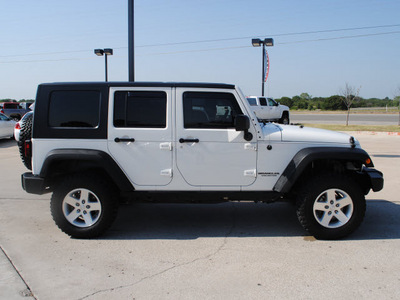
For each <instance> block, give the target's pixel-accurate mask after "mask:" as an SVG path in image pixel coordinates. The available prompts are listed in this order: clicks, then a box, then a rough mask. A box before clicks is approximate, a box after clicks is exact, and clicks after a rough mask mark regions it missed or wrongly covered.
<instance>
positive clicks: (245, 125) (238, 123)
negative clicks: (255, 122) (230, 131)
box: [235, 115, 253, 141]
mask: <svg viewBox="0 0 400 300" xmlns="http://www.w3.org/2000/svg"><path fill="white" fill-rule="evenodd" d="M249 128H250V119H249V117H248V116H246V115H237V116H236V118H235V130H236V131H244V139H245V140H246V141H251V140H252V139H253V134H252V133H251V132H249Z"/></svg>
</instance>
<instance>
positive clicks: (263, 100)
mask: <svg viewBox="0 0 400 300" xmlns="http://www.w3.org/2000/svg"><path fill="white" fill-rule="evenodd" d="M260 105H261V106H268V104H267V100H266V99H265V98H260Z"/></svg>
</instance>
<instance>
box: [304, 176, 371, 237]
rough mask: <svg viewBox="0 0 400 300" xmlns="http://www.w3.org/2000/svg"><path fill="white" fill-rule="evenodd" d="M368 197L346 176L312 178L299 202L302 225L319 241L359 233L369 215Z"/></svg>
mask: <svg viewBox="0 0 400 300" xmlns="http://www.w3.org/2000/svg"><path fill="white" fill-rule="evenodd" d="M365 208H366V203H365V197H364V194H363V192H362V190H361V189H360V188H359V186H358V185H357V184H356V183H355V182H354V181H353V180H352V179H351V178H350V177H347V176H345V175H336V174H328V175H322V176H316V177H313V178H311V179H310V180H309V181H308V182H307V183H306V184H305V186H304V187H303V188H302V190H301V192H300V193H299V196H298V199H297V217H298V219H299V221H300V223H301V225H302V226H303V227H304V228H305V229H306V230H307V231H308V232H310V233H311V234H312V235H313V236H314V237H316V238H317V239H327V240H330V239H338V238H342V237H345V236H347V235H349V234H350V233H352V232H353V231H354V230H356V229H357V228H358V227H359V225H360V224H361V222H362V220H363V218H364V215H365Z"/></svg>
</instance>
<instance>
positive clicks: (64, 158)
mask: <svg viewBox="0 0 400 300" xmlns="http://www.w3.org/2000/svg"><path fill="white" fill-rule="evenodd" d="M57 162H71V163H79V164H84V165H85V167H86V168H97V169H102V170H103V171H104V172H105V173H107V175H108V176H109V177H110V178H111V179H112V180H113V181H114V183H115V184H116V186H118V188H119V189H120V190H121V191H132V190H134V187H133V186H132V184H131V182H130V181H129V179H128V177H127V176H126V175H125V173H124V172H123V171H122V170H121V168H120V167H119V166H118V164H117V163H116V162H115V161H114V160H113V159H112V158H111V156H110V155H108V154H107V153H106V152H104V151H100V150H90V149H55V150H52V151H50V152H49V153H48V154H47V156H46V158H45V160H44V163H43V166H42V169H41V171H40V177H42V178H48V176H51V174H52V171H53V167H54V166H55V165H56V163H57ZM78 171H79V170H78Z"/></svg>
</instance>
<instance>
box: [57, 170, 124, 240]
mask: <svg viewBox="0 0 400 300" xmlns="http://www.w3.org/2000/svg"><path fill="white" fill-rule="evenodd" d="M50 208H51V214H52V216H53V219H54V221H55V223H56V224H57V226H58V227H59V228H60V229H61V230H62V231H63V232H65V233H66V234H68V235H70V236H71V237H74V238H93V237H97V236H100V235H101V234H103V233H104V232H105V231H106V230H107V229H108V228H109V227H110V226H111V224H112V223H113V221H114V220H115V218H116V216H117V210H118V198H117V193H116V192H115V191H114V189H112V188H111V187H110V186H109V184H108V183H107V182H106V181H105V180H104V179H103V178H101V177H97V176H95V175H93V174H92V175H90V174H87V175H76V176H71V177H67V178H65V179H64V180H62V181H61V182H60V183H59V184H58V186H57V187H56V188H55V190H54V193H53V195H52V197H51V205H50Z"/></svg>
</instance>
